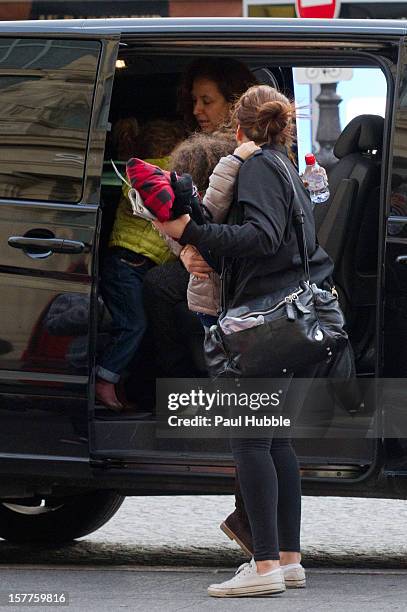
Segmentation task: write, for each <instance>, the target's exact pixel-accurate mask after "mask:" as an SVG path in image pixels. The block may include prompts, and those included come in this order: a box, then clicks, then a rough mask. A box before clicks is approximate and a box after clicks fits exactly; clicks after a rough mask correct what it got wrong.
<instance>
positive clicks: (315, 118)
mask: <svg viewBox="0 0 407 612" xmlns="http://www.w3.org/2000/svg"><path fill="white" fill-rule="evenodd" d="M293 75H294V94H295V102H296V106H297V108H298V109H299V112H298V115H297V134H298V163H299V168H300V170H301V172H302V171H303V170H304V165H305V162H304V156H305V155H306V153H317V154H318V152H319V153H320V156H319V157H320V158H321V159H320V161H321V163H322V164H323V165H325V166H326V167H327V168H330V167H332V166H333V165H334V164H335V163H336V162H337V159H336V158H335V156H334V155H333V147H334V145H335V142H336V140H337V138H338V136H339V134H340V133H341V132H342V131H343V129H344V128H345V127H346V126H347V125H348V123H349V122H350V121H351V120H352V119H354V117H357V116H360V115H364V114H365V113H369V114H371V115H380V116H381V117H384V116H385V110H386V97H387V84H386V78H385V76H384V74H383V72H382V71H381V70H380V68H367V67H363V68H361V67H352V68H351V67H342V68H340V67H325V66H324V67H306V68H294V71H293Z"/></svg>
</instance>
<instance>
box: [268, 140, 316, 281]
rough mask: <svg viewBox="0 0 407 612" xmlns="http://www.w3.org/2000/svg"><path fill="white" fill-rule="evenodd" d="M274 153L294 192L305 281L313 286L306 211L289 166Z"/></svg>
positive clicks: (297, 232) (295, 218)
mask: <svg viewBox="0 0 407 612" xmlns="http://www.w3.org/2000/svg"><path fill="white" fill-rule="evenodd" d="M272 153H274V157H275V158H276V159H277V160H278V161H279V162H280V165H282V166H284V169H285V173H286V174H287V175H288V180H289V181H290V184H291V187H292V190H293V225H294V230H295V235H296V237H297V244H298V250H299V252H300V257H301V262H302V267H303V269H304V276H305V281H306V282H307V283H308V284H311V278H310V271H309V257H308V248H307V240H306V237H305V229H304V219H305V215H304V211H303V209H302V207H301V205H300V204H299V202H300V196H299V192H298V189H297V187H296V185H295V183H294V181H293V179H292V176H291V173H290V171H289V169H288V167H287V164H286V163H285V162H284V160H283V159H281V157H280V156H279V155H277V153H276V151H272Z"/></svg>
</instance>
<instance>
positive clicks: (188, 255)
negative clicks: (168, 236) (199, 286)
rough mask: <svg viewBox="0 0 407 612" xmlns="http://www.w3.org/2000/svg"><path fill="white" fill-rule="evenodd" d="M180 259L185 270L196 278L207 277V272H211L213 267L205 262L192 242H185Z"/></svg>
mask: <svg viewBox="0 0 407 612" xmlns="http://www.w3.org/2000/svg"><path fill="white" fill-rule="evenodd" d="M180 259H181V261H182V263H183V264H184V266H185V268H186V270H188V272H189V273H190V274H192V276H195V277H196V278H201V279H205V278H209V273H210V272H213V269H212V268H211V267H210V265H209V264H207V263H206V261H205V260H204V258H203V257H202V255H201V254H200V253H199V251H198V250H197V249H196V248H195V247H194V246H192V244H187V245H186V246H185V247H184V248H183V249H182V251H181V253H180Z"/></svg>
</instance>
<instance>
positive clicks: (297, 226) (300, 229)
mask: <svg viewBox="0 0 407 612" xmlns="http://www.w3.org/2000/svg"><path fill="white" fill-rule="evenodd" d="M273 153H274V156H275V158H276V159H277V160H278V161H279V162H280V165H282V166H283V167H284V174H287V175H288V180H289V182H290V184H291V187H292V190H293V225H294V230H295V235H296V238H297V244H298V250H299V252H300V257H301V263H302V267H303V269H304V278H305V281H306V282H307V283H308V284H311V278H310V270H309V258H308V248H307V240H306V238H305V229H304V218H305V215H304V211H303V209H302V207H301V206H300V204H299V201H300V198H299V193H298V189H297V187H296V186H295V183H294V181H293V179H292V177H291V174H290V171H289V169H288V167H287V165H286V163H285V162H284V160H283V159H281V157H280V156H279V155H277V153H276V152H275V151H273ZM230 277H231V270H230V268H229V266H228V264H227V262H226V258H225V257H223V261H222V271H221V275H220V279H221V300H220V307H221V310H222V311H224V310H226V308H227V301H228V300H227V298H228V289H229V283H230Z"/></svg>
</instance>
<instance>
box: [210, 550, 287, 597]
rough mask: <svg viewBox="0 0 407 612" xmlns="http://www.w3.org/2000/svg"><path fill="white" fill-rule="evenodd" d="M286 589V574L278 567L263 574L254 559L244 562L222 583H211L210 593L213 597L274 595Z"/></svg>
mask: <svg viewBox="0 0 407 612" xmlns="http://www.w3.org/2000/svg"><path fill="white" fill-rule="evenodd" d="M283 591H285V584H284V576H283V572H282V571H281V569H280V568H277V569H275V570H273V571H272V572H270V573H269V574H266V575H265V576H261V575H260V574H258V573H257V569H256V563H255V561H254V559H252V560H251V561H250V563H243V565H241V566H240V567H239V568H238V570H237V572H236V573H235V575H234V576H233V578H231V579H230V580H226V582H222V583H220V584H211V585H210V586H209V587H208V594H209V595H211V596H212V597H247V596H249V595H272V594H273V593H282V592H283Z"/></svg>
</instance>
